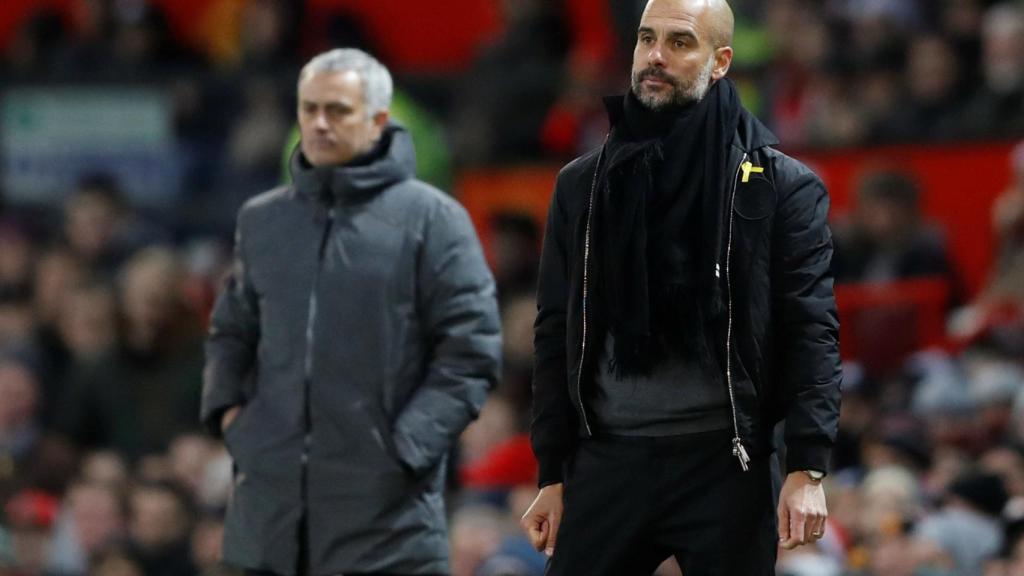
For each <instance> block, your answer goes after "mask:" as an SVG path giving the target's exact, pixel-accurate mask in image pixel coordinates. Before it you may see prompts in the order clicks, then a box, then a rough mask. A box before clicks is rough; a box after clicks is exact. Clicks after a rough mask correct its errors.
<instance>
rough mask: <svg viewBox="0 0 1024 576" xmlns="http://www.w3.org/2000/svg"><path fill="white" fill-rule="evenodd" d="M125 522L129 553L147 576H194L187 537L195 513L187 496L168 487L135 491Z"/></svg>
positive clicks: (143, 487) (141, 487) (140, 487)
mask: <svg viewBox="0 0 1024 576" xmlns="http://www.w3.org/2000/svg"><path fill="white" fill-rule="evenodd" d="M130 502H131V506H130V510H131V513H130V516H129V521H128V537H129V550H131V551H132V552H133V554H134V555H135V556H136V558H137V559H138V561H139V565H140V566H141V567H142V569H143V573H144V574H146V576H193V575H194V574H195V566H194V565H193V564H192V561H191V554H190V552H189V548H190V534H191V531H192V525H193V523H194V522H195V511H194V509H193V503H192V499H191V498H190V497H189V495H188V494H187V493H186V492H185V491H183V490H182V489H180V488H178V487H177V486H175V485H173V484H170V483H160V482H149V483H142V484H140V485H138V486H136V487H134V488H133V489H132V491H131V496H130Z"/></svg>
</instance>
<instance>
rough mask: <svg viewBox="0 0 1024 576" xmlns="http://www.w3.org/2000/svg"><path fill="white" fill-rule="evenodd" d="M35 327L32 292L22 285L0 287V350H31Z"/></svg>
mask: <svg viewBox="0 0 1024 576" xmlns="http://www.w3.org/2000/svg"><path fill="white" fill-rule="evenodd" d="M36 326H37V323H36V316H35V314H34V311H33V308H32V290H31V289H30V288H29V287H28V286H24V285H12V286H0V349H4V348H10V347H29V348H31V347H32V346H33V345H34V343H35V336H36Z"/></svg>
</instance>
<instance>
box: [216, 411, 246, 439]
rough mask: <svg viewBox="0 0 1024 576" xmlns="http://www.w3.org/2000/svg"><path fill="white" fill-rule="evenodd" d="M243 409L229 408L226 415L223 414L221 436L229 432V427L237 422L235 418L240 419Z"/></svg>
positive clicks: (225, 412)
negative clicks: (239, 414)
mask: <svg viewBox="0 0 1024 576" xmlns="http://www.w3.org/2000/svg"><path fill="white" fill-rule="evenodd" d="M241 409H242V407H241V406H232V407H231V408H228V409H227V410H225V411H224V414H222V415H221V417H220V433H221V434H223V433H225V432H227V430H228V426H231V423H232V422H234V421H235V418H238V412H239V411H240V410H241Z"/></svg>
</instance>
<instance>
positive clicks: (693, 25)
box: [640, 0, 710, 35]
mask: <svg viewBox="0 0 1024 576" xmlns="http://www.w3.org/2000/svg"><path fill="white" fill-rule="evenodd" d="M709 13H710V9H709V5H708V2H707V0H651V2H648V4H647V7H646V8H645V9H644V12H643V15H641V16H640V27H642V28H654V29H657V28H665V29H669V30H679V31H690V32H693V33H695V34H697V35H701V34H702V33H704V32H705V31H706V30H707V27H708V19H709Z"/></svg>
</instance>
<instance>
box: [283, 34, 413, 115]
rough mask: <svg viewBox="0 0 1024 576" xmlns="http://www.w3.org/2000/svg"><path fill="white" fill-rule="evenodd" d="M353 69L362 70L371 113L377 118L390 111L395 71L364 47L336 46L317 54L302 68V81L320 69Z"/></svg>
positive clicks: (360, 77) (364, 91)
mask: <svg viewBox="0 0 1024 576" xmlns="http://www.w3.org/2000/svg"><path fill="white" fill-rule="evenodd" d="M349 70H351V71H353V72H355V73H356V74H358V75H359V79H360V80H361V81H362V83H363V99H364V100H365V103H366V114H367V116H369V117H370V118H373V117H374V116H375V115H377V113H379V112H387V110H388V109H389V108H390V107H391V94H392V92H393V91H394V84H393V83H392V81H391V73H390V72H388V69H387V68H385V67H384V65H383V64H381V63H380V62H379V61H378V60H377V59H376V58H374V57H373V56H370V55H369V54H367V53H366V52H363V51H362V50H357V49H355V48H336V49H334V50H330V51H328V52H324V53H322V54H318V55H317V56H314V57H313V59H312V60H310V61H309V62H307V63H306V65H305V66H303V67H302V71H301V72H299V83H300V84H301V83H302V82H303V81H305V80H306V79H307V78H309V77H310V76H312V75H313V74H317V73H320V72H347V71H349Z"/></svg>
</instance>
